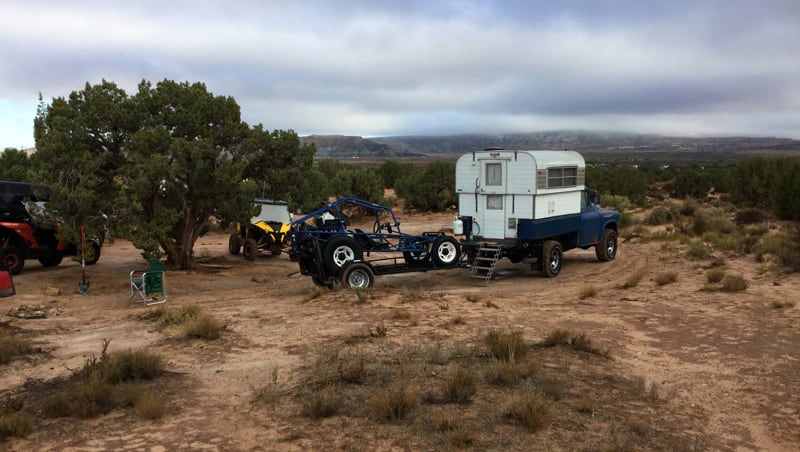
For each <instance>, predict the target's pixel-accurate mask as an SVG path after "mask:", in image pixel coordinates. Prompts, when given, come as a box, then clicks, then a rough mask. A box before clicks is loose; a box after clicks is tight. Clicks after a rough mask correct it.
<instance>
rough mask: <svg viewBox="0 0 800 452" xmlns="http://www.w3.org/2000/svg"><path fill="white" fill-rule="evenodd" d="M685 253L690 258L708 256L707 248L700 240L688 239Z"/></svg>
mask: <svg viewBox="0 0 800 452" xmlns="http://www.w3.org/2000/svg"><path fill="white" fill-rule="evenodd" d="M686 255H688V256H689V257H690V258H692V259H705V258H707V257H708V249H707V248H706V245H705V244H704V243H703V242H701V241H700V240H689V241H688V242H687V243H686ZM671 282H674V281H671Z"/></svg>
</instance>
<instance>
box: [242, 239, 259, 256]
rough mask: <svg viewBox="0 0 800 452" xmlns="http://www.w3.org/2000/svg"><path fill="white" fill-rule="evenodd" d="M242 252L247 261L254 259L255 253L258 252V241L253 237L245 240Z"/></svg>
mask: <svg viewBox="0 0 800 452" xmlns="http://www.w3.org/2000/svg"><path fill="white" fill-rule="evenodd" d="M242 252H243V253H244V258H245V259H247V260H249V261H254V260H256V255H257V254H258V243H257V242H256V241H255V240H253V239H247V240H245V241H244V248H243V249H242Z"/></svg>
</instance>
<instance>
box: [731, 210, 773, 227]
mask: <svg viewBox="0 0 800 452" xmlns="http://www.w3.org/2000/svg"><path fill="white" fill-rule="evenodd" d="M734 220H735V221H736V223H738V224H742V225H745V224H755V223H763V222H765V221H767V220H769V214H768V213H767V212H765V211H763V210H761V209H755V208H746V209H740V210H737V211H736V214H735V215H734Z"/></svg>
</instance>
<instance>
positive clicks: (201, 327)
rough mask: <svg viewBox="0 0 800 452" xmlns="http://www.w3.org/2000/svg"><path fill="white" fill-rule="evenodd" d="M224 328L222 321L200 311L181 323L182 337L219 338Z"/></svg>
mask: <svg viewBox="0 0 800 452" xmlns="http://www.w3.org/2000/svg"><path fill="white" fill-rule="evenodd" d="M224 330H225V324H224V323H222V322H220V321H219V320H217V319H215V318H214V317H212V316H211V315H210V314H206V313H201V314H199V315H198V316H197V317H196V318H194V319H191V320H189V321H187V322H186V323H185V324H184V325H183V337H187V338H191V337H194V338H199V339H206V340H214V339H219V337H220V336H221V335H222V332H223V331H224Z"/></svg>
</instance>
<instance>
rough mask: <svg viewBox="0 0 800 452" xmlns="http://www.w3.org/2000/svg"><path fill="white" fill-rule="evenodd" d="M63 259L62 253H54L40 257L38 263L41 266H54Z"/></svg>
mask: <svg viewBox="0 0 800 452" xmlns="http://www.w3.org/2000/svg"><path fill="white" fill-rule="evenodd" d="M63 259H64V256H63V255H61V254H56V255H55V256H48V257H40V258H39V263H41V264H42V267H55V266H56V265H58V264H60V263H61V261H62V260H63Z"/></svg>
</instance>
